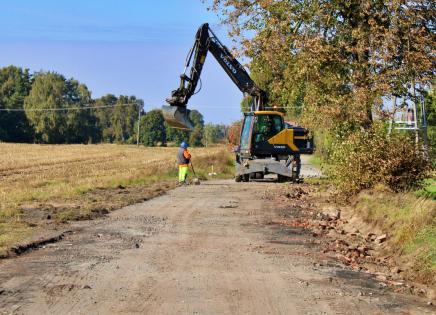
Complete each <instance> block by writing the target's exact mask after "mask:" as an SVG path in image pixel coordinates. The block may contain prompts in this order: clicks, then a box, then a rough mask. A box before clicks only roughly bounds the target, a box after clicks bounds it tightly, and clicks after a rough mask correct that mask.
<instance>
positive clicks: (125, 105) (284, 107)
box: [0, 103, 294, 112]
mask: <svg viewBox="0 0 436 315" xmlns="http://www.w3.org/2000/svg"><path fill="white" fill-rule="evenodd" d="M118 106H122V107H127V106H140V105H138V104H136V103H129V104H116V105H105V106H83V107H59V108H28V109H24V108H0V112H44V111H70V110H87V109H104V108H114V107H118ZM223 108H237V106H207V105H206V106H199V107H197V108H196V109H197V110H202V109H223ZM288 108H294V107H291V106H266V107H264V109H266V110H274V109H288ZM194 109H195V108H194Z"/></svg>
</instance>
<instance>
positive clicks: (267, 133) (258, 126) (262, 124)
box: [253, 115, 283, 143]
mask: <svg viewBox="0 0 436 315" xmlns="http://www.w3.org/2000/svg"><path fill="white" fill-rule="evenodd" d="M282 129H283V123H282V118H281V116H279V115H256V116H255V117H254V125H253V136H254V142H255V143H260V142H264V141H268V139H270V138H271V137H273V136H275V135H276V134H278V133H279V132H280V131H282Z"/></svg>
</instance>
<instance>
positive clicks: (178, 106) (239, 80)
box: [162, 23, 266, 130]
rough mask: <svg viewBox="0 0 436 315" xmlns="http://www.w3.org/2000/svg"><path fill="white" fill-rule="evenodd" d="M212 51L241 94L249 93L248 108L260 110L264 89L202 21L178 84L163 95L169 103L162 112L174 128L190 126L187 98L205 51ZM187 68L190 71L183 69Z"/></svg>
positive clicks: (264, 101) (196, 79) (204, 59)
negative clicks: (251, 99) (177, 86)
mask: <svg viewBox="0 0 436 315" xmlns="http://www.w3.org/2000/svg"><path fill="white" fill-rule="evenodd" d="M209 52H210V53H212V55H213V56H214V57H215V59H216V60H217V61H218V63H219V64H220V65H221V67H222V68H223V69H224V71H225V72H226V73H227V75H228V76H229V77H230V79H231V80H232V81H233V83H235V84H236V86H237V87H238V88H239V89H240V90H241V92H243V93H244V94H247V95H251V96H252V98H253V104H252V108H251V110H262V109H263V108H264V104H265V103H266V93H265V92H264V91H262V90H261V89H260V88H258V87H257V86H256V84H255V83H254V81H253V80H252V79H251V78H250V76H249V74H248V72H247V71H246V70H245V68H244V67H243V66H242V65H241V64H240V63H239V61H238V60H236V58H235V57H234V56H233V55H232V54H231V52H230V50H229V49H228V48H227V47H226V46H225V45H223V44H222V43H221V42H220V40H219V39H218V38H217V37H216V35H215V34H214V33H213V31H212V30H211V29H210V28H209V24H207V23H205V24H203V25H201V26H200V28H199V29H198V31H197V33H196V35H195V42H194V45H193V46H192V48H191V50H190V51H189V54H188V56H187V58H186V64H185V71H184V73H183V74H182V75H181V76H180V85H179V88H178V89H176V90H174V91H172V92H171V96H170V97H169V98H167V99H166V101H167V103H168V104H169V106H163V107H162V112H163V116H164V118H165V120H166V122H167V123H168V124H169V125H170V126H171V127H173V128H178V129H187V130H190V129H192V124H191V122H190V120H189V110H188V109H187V108H186V105H187V104H188V101H189V99H190V98H191V96H192V95H194V94H195V93H196V88H197V85H198V82H199V81H200V75H201V71H202V70H203V65H204V62H205V61H206V56H207V54H208V53H209ZM189 68H190V73H189V75H187V74H186V71H187V70H188V69H189Z"/></svg>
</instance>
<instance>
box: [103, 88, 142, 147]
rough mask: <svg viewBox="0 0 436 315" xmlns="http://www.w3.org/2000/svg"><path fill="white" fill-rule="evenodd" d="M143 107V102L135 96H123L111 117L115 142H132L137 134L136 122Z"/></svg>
mask: <svg viewBox="0 0 436 315" xmlns="http://www.w3.org/2000/svg"><path fill="white" fill-rule="evenodd" d="M142 106H143V102H142V100H137V99H136V97H135V96H130V97H128V96H123V95H121V96H120V97H119V98H118V100H117V103H116V106H115V107H114V109H113V111H112V115H111V126H112V128H113V136H114V140H115V141H117V142H121V143H125V142H128V141H130V142H132V141H133V138H132V136H133V135H134V134H135V128H134V127H135V122H136V121H137V117H138V110H139V108H140V107H142Z"/></svg>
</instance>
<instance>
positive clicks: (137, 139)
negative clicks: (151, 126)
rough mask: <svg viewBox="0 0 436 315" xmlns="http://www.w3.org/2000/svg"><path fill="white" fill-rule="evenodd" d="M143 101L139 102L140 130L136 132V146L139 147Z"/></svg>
mask: <svg viewBox="0 0 436 315" xmlns="http://www.w3.org/2000/svg"><path fill="white" fill-rule="evenodd" d="M141 109H142V108H141V102H138V130H137V133H136V146H137V147H139V126H140V124H141Z"/></svg>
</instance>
